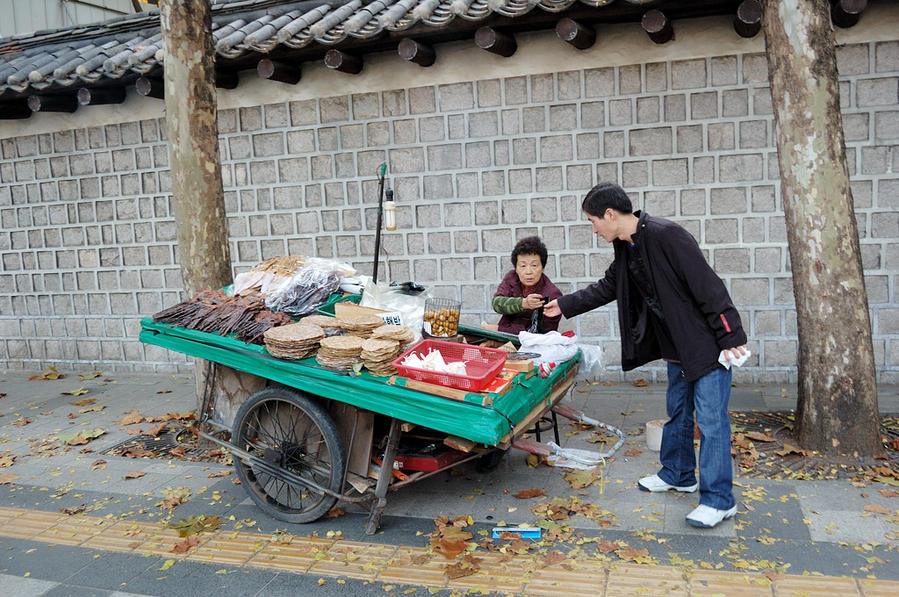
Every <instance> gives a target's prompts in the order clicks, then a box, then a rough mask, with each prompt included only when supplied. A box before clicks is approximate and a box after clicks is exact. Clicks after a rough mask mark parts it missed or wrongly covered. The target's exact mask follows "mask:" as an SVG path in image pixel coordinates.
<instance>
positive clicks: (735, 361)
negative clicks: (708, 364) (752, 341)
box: [718, 348, 752, 369]
mask: <svg viewBox="0 0 899 597" xmlns="http://www.w3.org/2000/svg"><path fill="white" fill-rule="evenodd" d="M730 353H731V354H734V351H733V350H731V351H730ZM751 356H752V351H751V350H749V349H748V348H747V349H746V352H744V353H743V354H742V355H740V356H739V357H737V358H736V359H732V360H728V359H727V357H726V356H724V351H723V350H722V351H721V354H719V355H718V362H719V363H721V365H722V366H724V368H725V369H730V366H731V365H733V366H734V367H739V366H741V365H742V364H743V363H745V362H746V359H748V358H749V357H751Z"/></svg>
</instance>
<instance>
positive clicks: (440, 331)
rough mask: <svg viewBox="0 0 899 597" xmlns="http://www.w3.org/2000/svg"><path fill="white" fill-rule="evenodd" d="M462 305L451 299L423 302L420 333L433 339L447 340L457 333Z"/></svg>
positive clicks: (433, 299) (431, 299) (435, 299)
mask: <svg viewBox="0 0 899 597" xmlns="http://www.w3.org/2000/svg"><path fill="white" fill-rule="evenodd" d="M461 310H462V303H461V302H459V301H456V300H453V299H445V298H429V299H428V300H426V301H425V313H424V321H422V324H421V331H422V332H423V333H424V334H426V335H427V336H430V337H433V338H448V337H450V336H455V335H456V334H457V333H458V332H459V313H460V311H461Z"/></svg>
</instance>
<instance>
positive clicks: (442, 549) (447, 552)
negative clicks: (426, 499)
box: [431, 515, 474, 560]
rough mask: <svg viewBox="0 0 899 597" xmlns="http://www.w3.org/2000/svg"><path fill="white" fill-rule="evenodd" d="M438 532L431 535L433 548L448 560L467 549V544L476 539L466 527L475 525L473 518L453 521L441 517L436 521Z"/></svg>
mask: <svg viewBox="0 0 899 597" xmlns="http://www.w3.org/2000/svg"><path fill="white" fill-rule="evenodd" d="M434 524H435V525H436V527H437V528H436V530H435V531H434V532H433V533H431V548H432V549H433V550H434V551H436V552H437V553H439V554H442V555H443V557H445V558H446V559H448V560H452V559H454V558H455V557H456V556H458V555H459V554H460V553H462V552H463V551H465V550H466V549H467V542H468V540H469V539H471V538H472V537H474V535H472V534H471V533H469V532H468V531H465V530H463V529H465V527H467V526H469V525H471V524H474V519H472V517H471V516H459V517H456V518H454V519H452V520H450V519H449V518H447V517H446V516H443V515H441V516H440V518H437V519H436V520H434Z"/></svg>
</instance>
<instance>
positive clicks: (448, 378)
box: [393, 339, 508, 392]
mask: <svg viewBox="0 0 899 597" xmlns="http://www.w3.org/2000/svg"><path fill="white" fill-rule="evenodd" d="M431 349H434V350H439V351H440V354H441V355H442V356H443V360H444V361H446V362H447V363H452V362H455V361H465V370H466V372H467V373H468V374H467V375H453V374H451V373H437V372H436V371H425V370H423V369H413V368H412V367H406V366H405V365H403V359H404V358H406V356H408V355H410V354H412V353H418V355H419V356H421V357H425V356H427V354H428V353H429V352H430V351H431ZM507 354H508V353H507V352H506V351H505V350H499V349H498V348H484V347H482V346H474V345H471V344H460V343H458V342H446V341H444V340H432V339H427V340H422V341H421V342H419V343H418V344H416V345H415V346H413V347H412V348H410V349H408V350H407V351H406V352H404V353H403V354H401V355H400V356H399V357H398V358H397V359H396V360H395V361H393V366H394V367H396V370H397V372H398V373H399V374H400V375H401V376H403V377H408V378H410V379H417V380H418V381H426V382H428V383H434V384H438V385H441V386H447V387H450V388H458V389H460V390H471V391H472V392H480V391H481V390H482V389H484V386H486V385H487V384H489V383H490V381H491V380H492V379H493V378H494V377H496V374H497V373H499V371H500V369H502V368H503V365H505V364H506V355H507Z"/></svg>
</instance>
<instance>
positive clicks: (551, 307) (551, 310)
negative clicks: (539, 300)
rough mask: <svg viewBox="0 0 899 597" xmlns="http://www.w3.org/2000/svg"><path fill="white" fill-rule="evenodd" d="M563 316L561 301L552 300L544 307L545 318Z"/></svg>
mask: <svg viewBox="0 0 899 597" xmlns="http://www.w3.org/2000/svg"><path fill="white" fill-rule="evenodd" d="M561 314H562V309H560V308H559V301H557V300H552V301H549V302H548V303H546V305H545V306H544V307H543V316H544V317H558V316H559V315H561Z"/></svg>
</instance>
